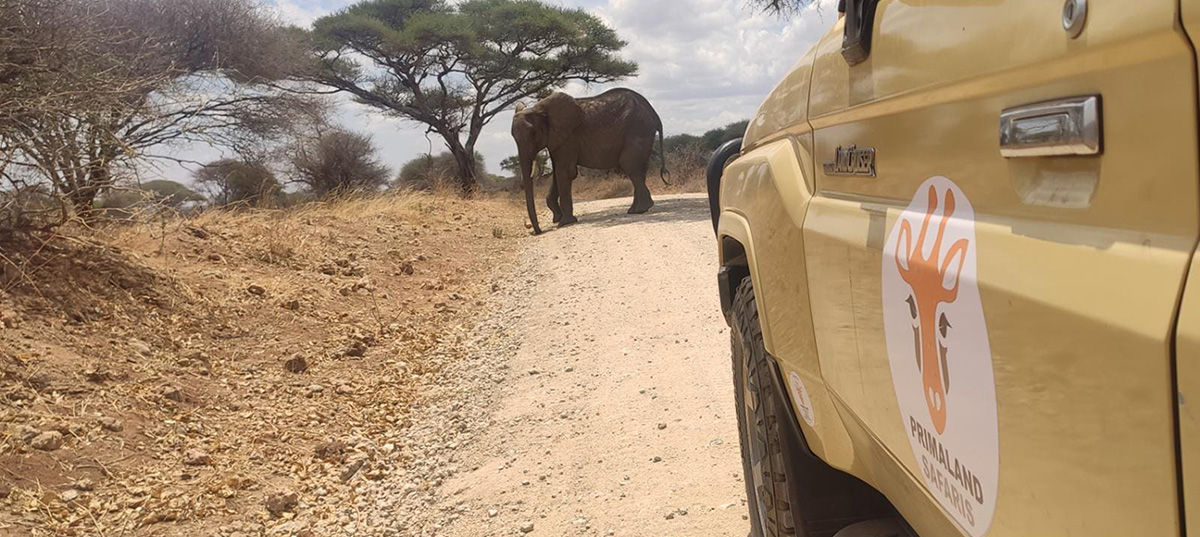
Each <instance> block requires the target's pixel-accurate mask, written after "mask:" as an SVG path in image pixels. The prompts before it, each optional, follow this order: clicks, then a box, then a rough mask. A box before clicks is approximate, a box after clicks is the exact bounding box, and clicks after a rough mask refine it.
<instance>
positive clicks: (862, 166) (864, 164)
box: [825, 145, 875, 177]
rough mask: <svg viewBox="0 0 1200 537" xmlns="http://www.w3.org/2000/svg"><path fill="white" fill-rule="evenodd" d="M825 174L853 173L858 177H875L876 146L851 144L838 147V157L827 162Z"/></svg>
mask: <svg viewBox="0 0 1200 537" xmlns="http://www.w3.org/2000/svg"><path fill="white" fill-rule="evenodd" d="M825 175H853V176H858V177H875V148H873V147H867V148H863V149H859V148H858V147H857V146H853V145H852V146H850V147H848V148H845V149H843V148H842V147H841V146H838V148H837V158H835V159H834V161H833V162H826V163H825Z"/></svg>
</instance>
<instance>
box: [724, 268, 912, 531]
mask: <svg viewBox="0 0 1200 537" xmlns="http://www.w3.org/2000/svg"><path fill="white" fill-rule="evenodd" d="M731 314H732V321H733V322H732V326H733V335H732V338H731V339H732V342H733V382H734V392H735V399H736V402H737V417H738V432H739V436H740V437H741V445H742V469H743V470H744V472H745V476H746V498H747V500H748V503H749V506H750V535H751V537H786V536H796V537H915V534H914V533H913V532H912V531H911V528H908V526H907V525H906V524H904V522H903V520H902V519H901V518H900V517H899V516H898V514H897V513H896V510H895V508H894V507H892V505H891V504H890V503H889V502H888V501H887V498H884V497H883V495H882V494H880V493H879V492H878V491H876V490H875V489H872V488H871V487H870V486H868V485H867V484H865V483H863V482H862V481H859V480H858V479H856V478H854V477H853V476H851V475H849V474H845V473H842V472H840V471H838V470H836V469H834V468H832V467H830V466H829V465H827V464H825V462H824V461H822V460H821V459H819V458H818V457H817V456H815V455H814V454H813V453H812V452H811V451H810V450H809V449H808V445H807V444H806V443H805V442H804V435H803V433H802V432H801V431H800V429H799V424H798V423H797V422H796V418H795V416H794V415H793V412H792V408H791V404H790V403H789V402H788V396H787V390H786V389H785V387H784V386H783V385H782V380H781V377H780V376H779V371H778V369H777V367H776V365H775V360H774V358H772V357H771V356H770V355H769V354H767V350H766V347H765V346H764V344H763V337H762V325H761V324H760V323H759V319H758V306H757V304H756V303H755V299H754V285H753V284H752V283H751V281H750V279H749V278H746V279H745V280H743V281H742V283H741V285H739V286H738V289H737V291H736V292H735V294H734V298H733V304H732V308H731Z"/></svg>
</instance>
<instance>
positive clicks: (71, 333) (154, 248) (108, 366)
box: [0, 193, 527, 536]
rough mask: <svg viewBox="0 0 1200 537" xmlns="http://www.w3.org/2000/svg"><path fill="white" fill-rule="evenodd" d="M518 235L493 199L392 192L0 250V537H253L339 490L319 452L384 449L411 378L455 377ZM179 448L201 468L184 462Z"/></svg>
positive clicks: (515, 214)
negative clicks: (447, 371) (47, 441)
mask: <svg viewBox="0 0 1200 537" xmlns="http://www.w3.org/2000/svg"><path fill="white" fill-rule="evenodd" d="M521 222H522V218H521V209H520V207H519V205H517V204H514V203H513V202H512V200H511V199H509V198H508V197H507V196H502V197H500V198H498V199H492V198H487V197H480V198H478V199H472V200H462V199H460V198H459V197H458V196H456V195H445V193H442V194H438V193H432V194H431V193H390V194H387V195H381V196H377V197H372V198H357V199H340V200H333V201H327V202H324V203H318V204H311V205H306V206H303V207H299V208H294V209H287V210H265V209H248V210H240V211H211V212H207V213H204V214H201V215H198V216H196V217H194V218H189V219H179V218H159V219H157V220H155V221H151V222H144V223H135V224H124V225H119V226H114V227H110V228H107V229H100V230H90V231H83V230H68V231H73V232H76V235H75V236H73V237H58V238H55V239H53V240H52V241H50V242H48V243H44V244H41V245H38V246H37V248H34V249H28V250H25V251H23V252H20V253H19V255H18V253H14V252H13V251H11V250H9V251H6V252H5V253H6V254H7V257H9V258H13V257H17V258H19V259H21V260H22V263H21V265H20V266H21V267H24V269H23V272H22V274H21V278H14V279H13V280H11V281H12V282H14V283H12V284H11V285H10V286H9V287H8V288H7V289H5V290H4V291H0V405H4V406H3V407H2V408H4V411H3V412H0V534H5V535H8V534H14V535H39V536H40V535H47V536H48V535H73V534H74V535H80V534H105V535H195V534H200V533H201V532H202V530H204V531H203V533H204V534H207V533H208V532H209V530H211V529H212V528H215V527H217V526H219V525H221V524H226V523H228V522H230V521H248V520H267V518H268V517H267V516H266V514H265V509H264V503H263V500H264V497H266V496H267V495H269V494H270V493H272V492H273V491H275V490H278V489H281V488H288V489H293V490H308V489H309V488H310V487H313V486H315V485H313V484H314V483H329V482H331V481H332V482H334V483H337V482H338V472H339V471H341V466H340V465H338V464H330V463H329V461H328V460H324V459H322V458H321V457H320V456H317V455H315V453H316V451H314V450H315V448H316V446H318V445H321V444H324V443H328V442H345V443H346V444H347V445H349V446H351V447H350V449H351V450H353V449H355V448H354V447H353V446H355V445H357V444H358V443H361V442H362V440H361V439H363V438H366V439H370V441H371V442H372V445H385V444H389V443H392V444H397V445H398V444H400V443H401V442H400V438H401V436H402V435H403V434H404V428H405V427H406V424H407V416H408V414H409V412H411V410H412V408H413V407H414V405H420V404H422V399H421V397H420V395H421V391H420V390H421V387H420V386H421V385H420V382H419V380H418V379H422V378H424V379H434V380H436V379H437V378H438V376H439V372H441V371H442V370H443V369H444V368H445V367H446V366H447V364H449V363H452V362H453V361H455V360H458V359H460V358H461V350H460V346H459V345H458V343H457V342H458V341H459V338H461V337H462V335H463V334H465V333H466V332H467V331H468V330H469V329H470V326H471V324H472V323H473V319H474V318H475V316H476V315H477V314H478V312H479V311H480V310H481V308H482V307H483V304H484V301H485V300H486V298H487V296H488V295H489V294H490V293H491V292H492V282H493V278H494V276H495V275H496V274H497V271H502V270H504V267H505V266H507V265H508V264H509V262H510V261H511V257H512V255H513V253H514V252H515V251H516V250H517V249H518V247H519V246H520V244H521V241H523V240H524V237H525V236H526V234H527V233H526V231H525V229H524V227H523V226H522V224H521ZM296 358H303V359H304V361H305V363H306V365H307V369H306V370H305V371H304V372H303V373H292V372H288V371H287V370H285V363H287V362H289V361H290V360H293V359H296ZM397 371H403V372H404V374H397ZM314 386H320V387H321V390H319V391H318V390H317V389H316V388H314ZM102 420H119V421H120V422H122V423H123V427H122V428H121V429H120V430H111V429H107V428H105V427H103V426H102V425H101V422H102ZM22 430H25V431H28V430H36V431H60V432H61V433H62V434H63V436H64V445H63V447H62V449H59V450H56V451H38V450H36V449H33V448H32V447H31V446H30V445H29V444H28V443H27V442H26V441H25V440H24V439H23V438H22V433H21V431H22ZM356 439H359V440H356ZM192 450H199V451H202V452H204V453H206V454H208V455H209V456H210V457H211V462H209V463H206V464H199V465H195V466H189V465H187V464H185V462H184V460H185V458H186V454H187V453H188V452H189V451H192ZM404 464H406V462H405V461H404V460H403V457H402V456H401V457H399V458H396V457H391V458H384V457H380V458H372V463H371V466H368V467H365V468H363V469H362V472H364V473H367V472H385V473H386V472H399V471H403V465H404ZM82 483H87V485H86V486H84V485H83V484H82ZM334 492H335V491H334V490H333V489H331V490H330V493H331V494H334ZM325 508H328V509H329V510H330V515H329V516H335V514H334V512H335V510H336V508H337V506H336V505H328V506H318V507H314V509H318V510H320V509H325ZM321 513H323V512H318V513H317V514H318V515H320V516H324V515H323V514H321Z"/></svg>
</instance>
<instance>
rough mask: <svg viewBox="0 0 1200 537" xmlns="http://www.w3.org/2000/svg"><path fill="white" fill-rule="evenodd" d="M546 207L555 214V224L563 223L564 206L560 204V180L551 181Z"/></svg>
mask: <svg viewBox="0 0 1200 537" xmlns="http://www.w3.org/2000/svg"><path fill="white" fill-rule="evenodd" d="M546 206H547V207H550V212H551V213H554V223H555V224H557V223H559V222H562V218H563V213H562V206H560V205H559V203H558V180H557V179H555V180H553V181H550V194H549V195H547V196H546Z"/></svg>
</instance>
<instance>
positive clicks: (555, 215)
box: [552, 212, 563, 224]
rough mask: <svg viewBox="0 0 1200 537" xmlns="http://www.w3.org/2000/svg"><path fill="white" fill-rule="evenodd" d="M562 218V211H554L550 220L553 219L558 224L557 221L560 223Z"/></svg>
mask: <svg viewBox="0 0 1200 537" xmlns="http://www.w3.org/2000/svg"><path fill="white" fill-rule="evenodd" d="M562 219H563V217H562V213H557V212H556V213H554V218H553V220H552V221H553V222H554V223H555V224H558V223H561V222H562Z"/></svg>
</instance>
